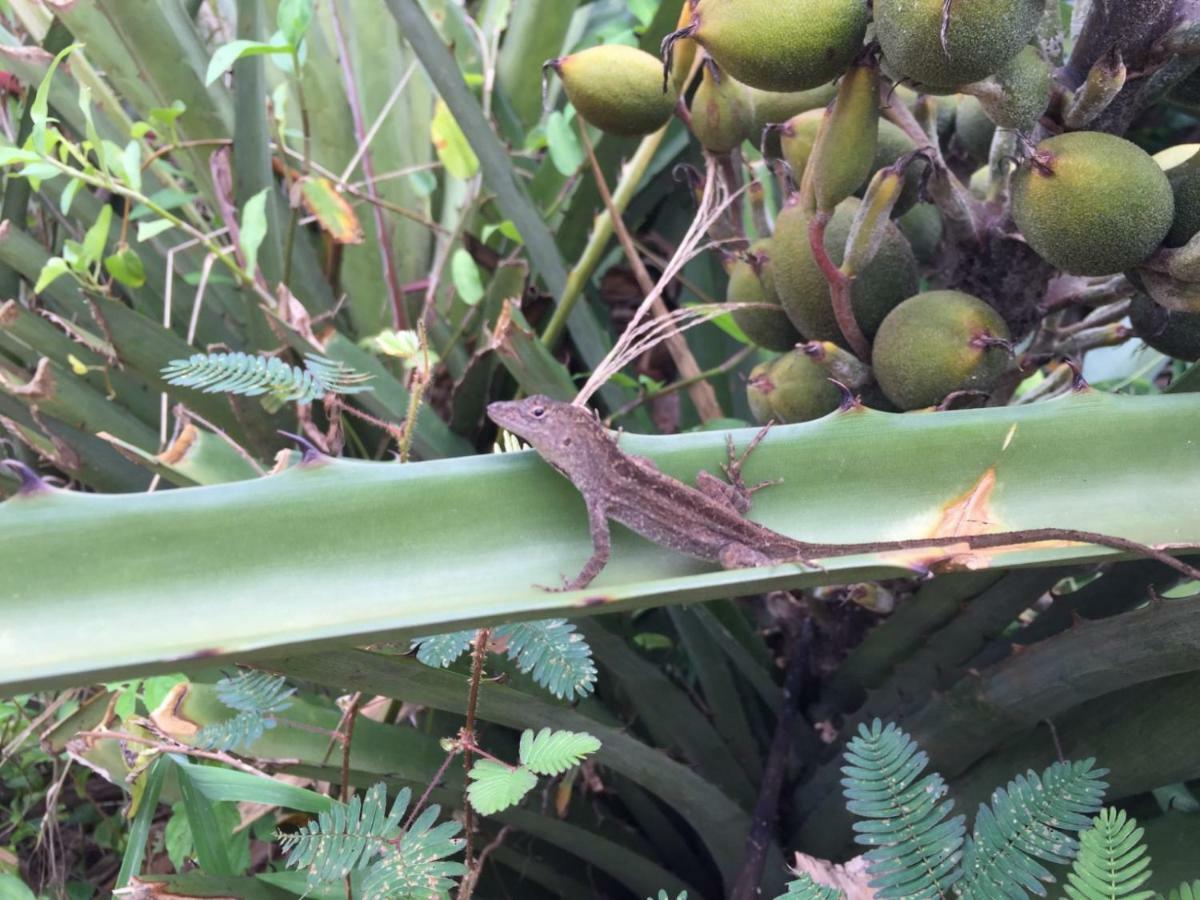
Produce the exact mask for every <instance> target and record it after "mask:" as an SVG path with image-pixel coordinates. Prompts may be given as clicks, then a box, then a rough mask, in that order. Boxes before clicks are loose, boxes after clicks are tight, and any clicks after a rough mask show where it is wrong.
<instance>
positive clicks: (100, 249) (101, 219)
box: [83, 203, 113, 266]
mask: <svg viewBox="0 0 1200 900" xmlns="http://www.w3.org/2000/svg"><path fill="white" fill-rule="evenodd" d="M112 217H113V210H112V207H111V206H109V205H108V204H107V203H106V204H104V205H103V206H102V207H100V215H98V216H96V221H95V222H94V223H93V224H92V227H91V228H89V229H88V230H87V232H86V233H85V234H84V236H83V259H84V262H85V263H86V264H87V265H89V266H90V265H92V264H93V263H98V262H99V261H100V258H101V257H102V256H103V255H104V247H105V245H106V244H107V243H108V229H109V227H110V226H111V225H112Z"/></svg>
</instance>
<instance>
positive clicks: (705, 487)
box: [696, 425, 782, 516]
mask: <svg viewBox="0 0 1200 900" xmlns="http://www.w3.org/2000/svg"><path fill="white" fill-rule="evenodd" d="M770 430H771V426H770V425H768V426H766V427H765V428H763V429H762V430H761V431H759V433H758V434H756V435H755V436H754V439H753V440H751V441H750V444H749V445H748V446H747V447H746V449H745V451H744V452H743V453H742V455H741V456H738V453H737V451H736V450H735V449H734V446H733V435H731V434H728V435H726V436H725V446H726V452H727V453H728V455H729V462H727V463H725V464H723V465H722V466H721V469H722V471H724V472H725V476H726V477H727V478H728V479H729V483H728V484H726V483H725V482H724V481H721V479H719V478H717V477H716V476H715V475H712V474H711V473H709V472H698V473H697V474H696V487H697V488H699V489H700V490H701V491H702V492H703V493H704V494H706V495H707V496H708V497H709V498H711V499H713V500H716V501H717V502H718V503H723V504H724V505H726V506H728V507H730V508H732V509H733V511H734V512H736V513H738V514H739V515H743V516H744V515H745V514H746V513H748V512H749V511H750V499H751V497H753V496H754V493H755V492H756V491H761V490H762V489H763V488H765V487H770V486H771V485H773V484H779V483H780V481H781V480H782V479H778V478H777V479H775V480H774V481H763V482H760V483H759V484H756V485H753V486H748V485H747V484H746V482H745V481H744V480H743V478H742V466H744V465H745V464H746V460H747V459H749V458H750V454H751V453H753V452H754V449H755V448H756V447H757V446H758V445H759V444H760V443H761V442H762V439H763V438H765V437H766V436H767V432H768V431H770Z"/></svg>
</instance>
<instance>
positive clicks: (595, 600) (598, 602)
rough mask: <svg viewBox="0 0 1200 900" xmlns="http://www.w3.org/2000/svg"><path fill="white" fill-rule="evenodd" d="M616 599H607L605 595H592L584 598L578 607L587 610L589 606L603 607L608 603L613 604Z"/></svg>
mask: <svg viewBox="0 0 1200 900" xmlns="http://www.w3.org/2000/svg"><path fill="white" fill-rule="evenodd" d="M614 599H615V598H613V597H605V596H604V595H603V594H592V595H591V596H589V597H584V598H583V599H582V600H580V601H579V602H578V603H577V604H576V606H582V607H585V608H586V607H589V606H603V605H604V604H606V603H612V602H613V600H614Z"/></svg>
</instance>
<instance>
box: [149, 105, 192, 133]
mask: <svg viewBox="0 0 1200 900" xmlns="http://www.w3.org/2000/svg"><path fill="white" fill-rule="evenodd" d="M185 112H187V104H186V103H184V102H183V101H182V100H176V101H174V102H173V103H172V104H171V105H170V106H156V107H154V108H153V109H151V110H150V121H151V122H152V123H154V124H155V125H158V126H160V127H163V128H170V127H172V126H173V125H174V124H175V120H176V119H178V118H179V117H180V116H182V115H183V114H184V113H185Z"/></svg>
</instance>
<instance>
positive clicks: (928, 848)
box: [842, 719, 966, 900]
mask: <svg viewBox="0 0 1200 900" xmlns="http://www.w3.org/2000/svg"><path fill="white" fill-rule="evenodd" d="M845 759H846V763H847V765H846V766H844V767H843V768H842V773H843V774H844V775H845V776H846V777H845V778H844V779H842V786H843V792H844V794H845V796H846V800H847V803H846V808H847V809H848V810H849V811H850V812H852V813H854V814H855V815H857V816H861V817H863V818H864V819H867V820H868V821H866V822H855V823H854V830H855V831H856V832H857V834H856V835H855V836H854V840H855V841H856V842H857V843H860V844H865V845H867V846H870V847H874V848H875V849H873V850H871V851H869V852H868V853H867V855H866V858H867V861H868V863H869V865H868V868H867V871H868V872H869V873H870V874H871V876H872V881H871V887H873V888H876V894H875V896H876V897H878V898H880V900H886V898H890V897H903V898H906V900H910V898H911V900H915V898H924V897H938V896H942V895H944V894H945V892H946V890H947V889H948V888H949V887H950V886H951V885H952V884H954V882H955V881H957V880H958V879H959V878H960V877H961V875H962V872H961V870H960V869H959V868H958V866H957V863H958V861H959V859H960V858H961V857H962V845H963V837H964V835H965V832H966V826H965V824H964V820H963V817H962V816H955V817H954V818H952V819H948V820H947V819H946V816H947V815H948V814H949V812H950V810H951V809H952V808H953V807H954V801H953V800H946V801H945V802H941V800H942V798H943V797H945V796H946V793H947V788H946V783H945V781H944V780H943V779H942V776H941V775H938V774H937V773H932V774H930V775H926V776H925V777H924V778H922V779H921V780H920V781H918V780H917V777H918V776H919V775H920V774H921V772H923V771H924V769H925V767H926V765H928V763H929V757H928V756H926V754H925V753H924V752H922V751H921V750H920V749H919V748H918V747H917V745H916V743H915V742H914V741H913V740H912V738H910V737H909V736H908V735H907V734H905V733H904V732H903V731H901V730H900V729H899V728H897V727H896V726H895V725H894V724H889V725H888V726H887V727H886V728H885V727H884V726H883V724H882V723H881V722H880V721H879V720H878V719H876V720H875V721H874V722H873V723H872V724H871V727H870V728H867V726H866V725H860V726H859V732H858V735H857V736H856V737H855V738H854V739H853V740H851V741H850V743H849V744H848V745H847V747H846V754H845Z"/></svg>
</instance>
